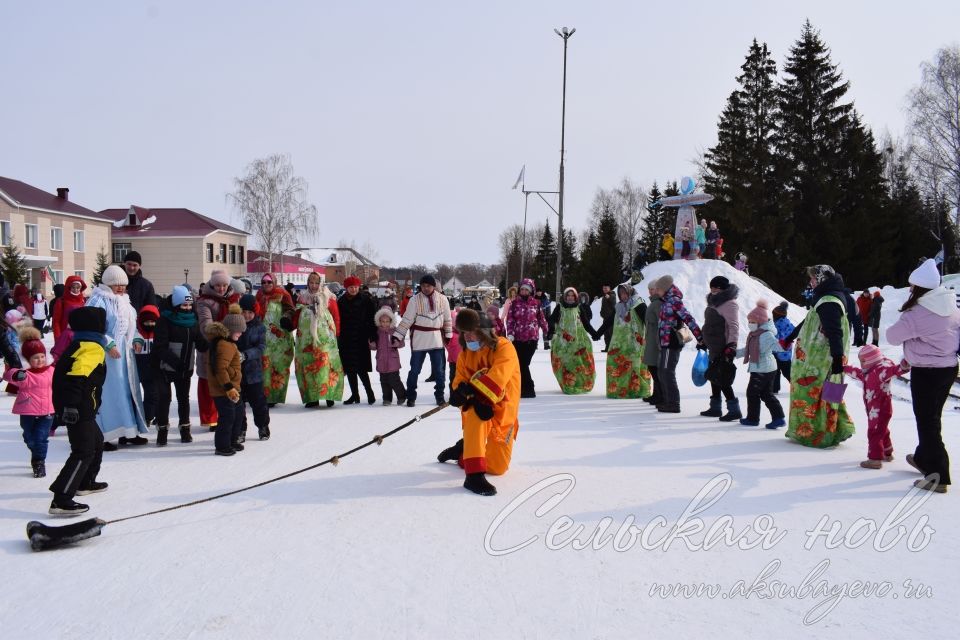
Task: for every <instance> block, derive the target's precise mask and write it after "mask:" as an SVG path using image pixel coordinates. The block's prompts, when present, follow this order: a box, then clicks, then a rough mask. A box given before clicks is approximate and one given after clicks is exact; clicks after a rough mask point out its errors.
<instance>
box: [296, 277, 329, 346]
mask: <svg viewBox="0 0 960 640" xmlns="http://www.w3.org/2000/svg"><path fill="white" fill-rule="evenodd" d="M300 304H302V305H304V306H305V307H306V309H307V310H308V311H310V335H311V336H312V337H313V341H314V343H318V342H320V334H319V332H318V331H317V329H318V328H319V323H320V316H321V315H323V313H324V311H326V310H327V304H329V301H328V298H327V296H326V294H324V293H323V290H322V289H320V290H318V291H317V292H316V293H311V292H310V291H305V292H303V293H301V294H300ZM325 319H326V321H327V331H328V335H331V336H333V335H336V333H337V328H336V326H335V325H334V323H333V316H331V315H330V313H329V311H327V314H326V318H325Z"/></svg>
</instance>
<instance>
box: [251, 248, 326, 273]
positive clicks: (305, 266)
mask: <svg viewBox="0 0 960 640" xmlns="http://www.w3.org/2000/svg"><path fill="white" fill-rule="evenodd" d="M311 271H316V272H317V273H325V272H326V270H325V269H324V267H323V265H320V264H317V263H316V262H310V261H309V260H304V259H303V258H300V257H298V256H288V255H284V256H283V272H284V273H310V272H311ZM247 273H280V254H279V253H275V254H273V264H272V265H269V267H268V265H267V254H266V253H264V252H262V251H256V250H254V249H249V250H247Z"/></svg>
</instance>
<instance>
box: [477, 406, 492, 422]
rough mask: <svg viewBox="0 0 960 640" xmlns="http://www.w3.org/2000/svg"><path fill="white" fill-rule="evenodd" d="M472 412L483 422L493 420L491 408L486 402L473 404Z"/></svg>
mask: <svg viewBox="0 0 960 640" xmlns="http://www.w3.org/2000/svg"><path fill="white" fill-rule="evenodd" d="M473 410H474V411H475V412H476V414H477V417H478V418H480V419H481V420H483V421H487V420H490V419H491V418H493V406H492V405H489V404H487V403H486V402H475V403H473Z"/></svg>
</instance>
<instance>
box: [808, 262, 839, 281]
mask: <svg viewBox="0 0 960 640" xmlns="http://www.w3.org/2000/svg"><path fill="white" fill-rule="evenodd" d="M807 275H808V276H810V277H811V278H813V279H814V280H816V281H817V284H820V283H821V282H823V281H824V280H826V279H827V278H832V277H833V276H835V275H837V272H836V271H834V269H833V267H831V266H830V265H828V264H815V265H811V266H809V267H807Z"/></svg>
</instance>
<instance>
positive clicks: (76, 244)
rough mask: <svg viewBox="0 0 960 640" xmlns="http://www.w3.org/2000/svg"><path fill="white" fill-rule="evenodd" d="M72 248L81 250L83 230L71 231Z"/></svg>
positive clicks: (82, 249)
mask: <svg viewBox="0 0 960 640" xmlns="http://www.w3.org/2000/svg"><path fill="white" fill-rule="evenodd" d="M73 250H74V251H79V252H81V253H82V252H83V251H84V248H83V231H74V232H73Z"/></svg>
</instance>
